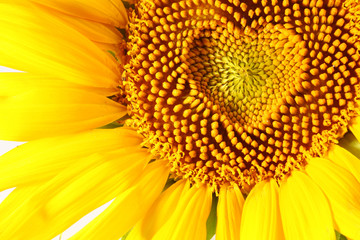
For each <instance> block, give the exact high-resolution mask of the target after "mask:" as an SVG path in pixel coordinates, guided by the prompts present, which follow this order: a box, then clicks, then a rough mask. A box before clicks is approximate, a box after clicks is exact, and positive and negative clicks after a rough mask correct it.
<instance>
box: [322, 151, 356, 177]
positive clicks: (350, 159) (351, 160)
mask: <svg viewBox="0 0 360 240" xmlns="http://www.w3.org/2000/svg"><path fill="white" fill-rule="evenodd" d="M328 158H329V159H330V160H331V161H333V162H334V163H336V164H337V165H339V166H341V167H343V168H345V169H346V170H348V171H349V172H351V173H352V175H354V177H355V178H356V179H357V180H358V182H360V160H359V159H358V158H357V157H355V156H354V155H352V154H351V153H350V152H349V151H347V150H346V149H344V148H342V147H340V146H339V145H334V146H333V147H332V148H331V149H330V151H329V153H328Z"/></svg>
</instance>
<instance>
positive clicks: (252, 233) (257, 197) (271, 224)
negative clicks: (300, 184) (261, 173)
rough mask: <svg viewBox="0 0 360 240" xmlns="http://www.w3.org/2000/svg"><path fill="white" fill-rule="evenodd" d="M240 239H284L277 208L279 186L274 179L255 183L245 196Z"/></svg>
mask: <svg viewBox="0 0 360 240" xmlns="http://www.w3.org/2000/svg"><path fill="white" fill-rule="evenodd" d="M240 239H242V240H281V239H285V238H284V233H283V228H282V223H281V217H280V209H279V188H278V186H277V184H276V182H275V180H270V181H263V182H260V183H257V184H256V185H255V187H254V188H253V189H252V190H251V192H250V194H249V196H248V197H247V198H246V200H245V204H244V209H243V214H242V218H241V228H240Z"/></svg>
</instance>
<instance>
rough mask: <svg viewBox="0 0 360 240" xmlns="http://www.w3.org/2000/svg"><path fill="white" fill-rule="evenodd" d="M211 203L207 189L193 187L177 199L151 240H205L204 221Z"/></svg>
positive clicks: (201, 186)
mask: <svg viewBox="0 0 360 240" xmlns="http://www.w3.org/2000/svg"><path fill="white" fill-rule="evenodd" d="M211 201H212V196H211V190H210V188H209V187H207V186H206V185H200V186H193V187H192V188H190V189H189V190H188V191H187V192H186V193H185V195H184V196H182V197H181V199H179V203H178V205H177V206H174V210H173V211H174V212H173V214H172V215H171V216H170V217H169V220H168V221H167V222H166V223H165V224H164V225H163V226H162V227H161V228H160V230H159V231H158V232H157V233H156V234H155V236H154V237H153V238H152V239H153V240H164V239H169V240H184V239H206V221H207V218H208V216H209V214H210V210H211Z"/></svg>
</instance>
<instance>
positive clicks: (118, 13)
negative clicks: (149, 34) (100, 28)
mask: <svg viewBox="0 0 360 240" xmlns="http://www.w3.org/2000/svg"><path fill="white" fill-rule="evenodd" d="M31 1H32V2H34V3H37V4H41V5H43V6H46V7H49V8H52V9H55V10H57V11H60V12H63V13H66V14H68V15H71V16H74V17H78V18H83V19H87V20H91V21H95V22H101V23H105V24H110V25H114V26H116V27H121V28H124V27H125V26H126V24H127V20H128V18H127V13H126V9H125V7H124V5H123V3H122V2H121V1H116V0H31Z"/></svg>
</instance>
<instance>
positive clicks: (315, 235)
mask: <svg viewBox="0 0 360 240" xmlns="http://www.w3.org/2000/svg"><path fill="white" fill-rule="evenodd" d="M280 212H281V219H282V222H283V226H284V233H285V236H286V239H288V240H303V239H327V240H331V239H333V240H334V239H335V232H334V226H333V221H332V215H331V211H330V207H329V204H328V202H327V199H326V198H325V196H324V194H323V193H322V191H321V190H320V188H319V187H318V186H317V185H316V184H315V183H314V182H313V181H312V180H311V179H310V177H309V176H307V175H306V174H304V173H302V172H299V171H293V172H292V174H291V176H290V177H289V178H288V179H287V180H286V181H285V182H283V183H282V185H281V187H280Z"/></svg>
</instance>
